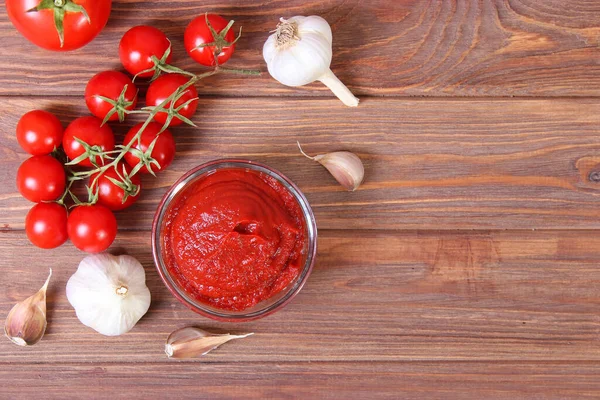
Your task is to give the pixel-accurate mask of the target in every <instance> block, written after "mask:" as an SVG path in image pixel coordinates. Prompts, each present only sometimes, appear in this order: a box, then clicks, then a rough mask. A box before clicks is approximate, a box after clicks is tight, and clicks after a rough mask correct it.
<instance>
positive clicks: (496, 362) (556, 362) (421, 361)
mask: <svg viewBox="0 0 600 400" xmlns="http://www.w3.org/2000/svg"><path fill="white" fill-rule="evenodd" d="M490 362H493V363H494V365H501V364H506V365H513V364H519V365H523V364H531V365H539V364H545V365H564V364H591V365H594V366H598V368H600V365H599V364H598V360H593V359H591V360H520V359H515V360H498V359H493V358H490V359H479V360H469V359H451V360H442V359H414V360H353V359H348V360H296V361H289V360H281V361H209V360H189V361H169V360H168V359H165V360H164V361H127V362H123V361H32V362H27V361H17V362H11V361H0V365H10V366H16V365H44V366H46V365H81V366H86V365H87V366H102V365H110V366H112V365H117V366H122V365H139V364H145V365H157V366H158V365H165V364H173V365H197V364H205V365H226V366H231V365H259V364H260V365H272V364H353V365H354V364H486V365H489V363H490Z"/></svg>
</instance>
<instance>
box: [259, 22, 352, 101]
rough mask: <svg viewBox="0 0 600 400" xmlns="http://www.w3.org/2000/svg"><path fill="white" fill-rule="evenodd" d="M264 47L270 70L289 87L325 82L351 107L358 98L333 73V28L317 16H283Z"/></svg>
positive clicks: (272, 74)
mask: <svg viewBox="0 0 600 400" xmlns="http://www.w3.org/2000/svg"><path fill="white" fill-rule="evenodd" d="M280 21H281V22H280V23H279V25H277V29H276V30H275V33H273V34H272V35H271V36H269V38H268V39H267V41H266V42H265V45H264V46H263V57H264V59H265V61H266V63H267V67H268V69H269V73H270V74H271V76H272V77H273V78H275V79H276V80H277V81H279V82H280V83H282V84H284V85H286V86H303V85H307V84H309V83H312V82H314V81H321V82H323V83H324V84H325V85H327V87H328V88H329V89H331V91H332V92H333V93H334V94H335V95H336V96H337V97H338V98H339V99H340V100H342V102H344V104H345V105H347V106H349V107H356V106H357V105H358V99H357V98H356V97H354V95H353V94H352V92H350V90H349V89H348V88H347V87H346V86H345V85H344V84H343V83H342V82H341V81H340V80H339V79H338V78H337V77H336V76H335V75H334V74H333V72H331V69H330V66H331V57H332V48H331V45H332V39H333V38H332V35H331V27H330V26H329V24H328V23H327V21H325V20H324V19H323V18H321V17H319V16H317V15H311V16H310V17H302V16H297V17H292V18H290V19H287V20H286V19H283V18H281V20H280Z"/></svg>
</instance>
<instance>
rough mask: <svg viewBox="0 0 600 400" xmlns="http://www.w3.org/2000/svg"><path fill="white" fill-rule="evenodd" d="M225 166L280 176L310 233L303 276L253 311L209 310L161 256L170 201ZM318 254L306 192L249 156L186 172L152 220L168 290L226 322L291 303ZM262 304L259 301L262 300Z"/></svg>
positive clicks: (158, 262) (156, 260)
mask: <svg viewBox="0 0 600 400" xmlns="http://www.w3.org/2000/svg"><path fill="white" fill-rule="evenodd" d="M222 168H243V169H252V170H255V171H260V172H264V173H267V174H268V175H270V176H272V177H274V178H275V179H277V180H278V181H279V182H280V183H281V184H282V185H283V186H284V187H285V188H286V189H287V190H288V191H289V192H290V193H291V194H292V195H293V196H294V198H295V199H296V201H297V202H298V204H299V205H300V207H301V209H302V213H303V215H304V219H305V224H306V229H307V236H308V248H307V254H306V262H305V263H304V267H303V268H302V271H301V272H300V275H299V276H298V278H297V279H296V280H295V282H294V284H293V285H291V286H290V288H289V290H288V291H287V292H286V293H285V294H284V295H283V296H282V297H281V298H280V299H279V300H277V301H276V302H274V303H272V304H270V305H268V306H266V307H264V308H262V309H258V310H254V311H251V312H248V313H244V312H241V313H240V312H233V311H227V310H218V311H217V310H215V309H210V308H208V307H207V306H205V305H203V304H202V303H200V302H198V301H195V300H194V299H192V298H191V297H189V296H188V295H187V294H186V293H185V292H184V291H183V290H181V289H179V288H178V287H177V285H176V284H175V282H174V281H173V279H172V278H171V276H170V274H169V272H168V270H167V268H166V265H165V264H164V262H163V258H162V255H161V250H160V249H161V237H160V236H161V230H160V227H161V225H162V222H163V218H164V216H165V214H166V211H167V210H168V206H169V205H170V204H171V202H172V200H173V199H174V198H175V197H176V196H177V194H178V193H180V192H181V191H182V190H184V189H185V188H186V187H188V184H190V183H191V182H193V181H194V180H195V179H196V178H198V177H199V176H201V175H204V174H207V173H210V172H211V171H216V170H217V169H222ZM316 254H317V225H316V221H315V216H314V214H313V211H312V208H311V207H310V204H309V203H308V200H307V199H306V197H305V196H304V194H303V193H302V192H301V191H300V189H299V188H298V187H297V186H296V184H294V182H292V181H291V180H290V179H288V178H287V177H286V176H285V175H283V174H282V173H281V172H279V171H277V170H276V169H274V168H272V167H270V166H268V165H265V164H262V163H259V162H255V161H251V160H246V159H237V158H224V159H218V160H213V161H209V162H206V163H204V164H201V165H199V166H197V167H195V168H192V169H191V170H189V171H188V172H186V173H185V174H184V175H183V176H182V177H181V178H179V179H178V180H177V182H175V183H174V184H173V185H172V186H171V187H170V188H169V190H168V191H167V192H166V193H165V194H164V196H163V198H162V200H161V202H160V204H159V206H158V208H157V210H156V213H155V215H154V220H153V223H152V256H153V258H154V265H155V266H156V269H157V271H158V274H159V275H160V277H161V279H162V281H163V283H164V284H165V286H167V288H168V289H169V291H170V292H171V293H172V294H173V295H174V296H175V297H176V298H177V299H178V300H179V301H180V302H181V303H183V304H184V305H186V306H187V307H188V308H189V309H191V310H192V311H194V312H196V313H198V314H200V315H203V316H205V317H208V318H212V319H215V320H218V321H226V322H243V321H250V320H254V319H258V318H263V317H266V316H267V315H270V314H272V313H274V312H275V311H278V310H280V309H281V308H283V307H284V306H285V305H286V304H288V303H289V302H290V301H291V300H292V299H293V298H294V297H295V296H296V295H297V294H298V292H300V290H301V289H302V287H303V286H304V284H305V283H306V280H307V279H308V276H309V275H310V273H311V271H312V269H313V267H314V264H315V258H316ZM259 305H260V303H259Z"/></svg>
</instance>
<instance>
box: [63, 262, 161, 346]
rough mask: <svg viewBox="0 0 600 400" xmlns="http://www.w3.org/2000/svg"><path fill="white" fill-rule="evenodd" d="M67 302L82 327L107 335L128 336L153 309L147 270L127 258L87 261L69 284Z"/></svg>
mask: <svg viewBox="0 0 600 400" xmlns="http://www.w3.org/2000/svg"><path fill="white" fill-rule="evenodd" d="M67 299H68V300H69V303H71V305H72V306H73V308H74V309H75V312H76V314H77V318H79V321H81V323H82V324H84V325H86V326H88V327H90V328H92V329H94V330H95V331H97V332H98V333H101V334H103V335H106V336H118V335H121V334H123V333H126V332H128V331H130V330H131V328H133V327H134V326H135V324H136V323H137V322H138V321H139V320H140V318H142V316H144V314H146V312H147V311H148V308H149V307H150V290H148V287H147V286H146V273H145V272H144V267H142V264H140V263H139V262H138V261H137V260H136V259H135V258H133V257H131V256H127V255H122V256H113V255H110V254H94V255H90V256H88V257H86V258H84V259H83V260H82V261H81V263H80V264H79V267H78V268H77V271H76V272H75V273H74V274H73V275H72V276H71V278H70V279H69V281H68V282H67Z"/></svg>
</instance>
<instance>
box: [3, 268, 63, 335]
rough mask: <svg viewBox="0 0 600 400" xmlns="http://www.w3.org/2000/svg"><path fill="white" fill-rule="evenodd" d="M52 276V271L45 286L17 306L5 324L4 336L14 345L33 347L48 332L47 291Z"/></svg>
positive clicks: (9, 314)
mask: <svg viewBox="0 0 600 400" xmlns="http://www.w3.org/2000/svg"><path fill="white" fill-rule="evenodd" d="M51 276H52V269H50V274H49V275H48V278H47V279H46V283H44V286H42V288H41V289H40V290H39V291H38V292H37V293H36V294H34V295H33V296H30V297H29V298H27V299H25V300H23V301H21V302H20V303H17V304H15V306H14V307H13V308H12V310H10V312H9V313H8V317H6V321H5V323H4V334H5V335H6V337H8V338H9V339H10V340H11V341H12V342H13V343H14V344H17V345H19V346H31V345H34V344H36V343H37V342H39V341H40V340H41V339H42V336H44V332H46V325H47V322H46V290H47V289H48V283H49V282H50V277H51Z"/></svg>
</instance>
